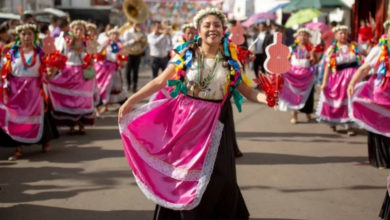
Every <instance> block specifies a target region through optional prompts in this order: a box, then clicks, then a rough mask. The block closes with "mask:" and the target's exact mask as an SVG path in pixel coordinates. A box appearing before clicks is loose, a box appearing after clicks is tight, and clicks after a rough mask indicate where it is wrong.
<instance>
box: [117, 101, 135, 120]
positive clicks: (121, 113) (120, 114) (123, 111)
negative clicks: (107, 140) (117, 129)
mask: <svg viewBox="0 0 390 220" xmlns="http://www.w3.org/2000/svg"><path fill="white" fill-rule="evenodd" d="M132 109H133V104H132V103H130V101H129V100H127V101H126V102H125V103H123V105H122V106H121V107H120V108H119V112H118V123H120V122H121V120H122V118H123V116H124V115H126V114H127V113H129V112H130V111H131V110H132Z"/></svg>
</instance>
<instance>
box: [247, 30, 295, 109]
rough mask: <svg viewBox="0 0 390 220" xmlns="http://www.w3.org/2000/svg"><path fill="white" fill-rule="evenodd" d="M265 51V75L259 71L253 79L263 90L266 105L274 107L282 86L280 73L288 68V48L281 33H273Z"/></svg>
mask: <svg viewBox="0 0 390 220" xmlns="http://www.w3.org/2000/svg"><path fill="white" fill-rule="evenodd" d="M265 51H266V54H267V59H266V60H265V62H264V67H265V69H266V70H267V75H266V74H263V73H259V74H257V77H258V78H257V79H254V81H255V82H256V83H257V84H258V85H259V87H260V89H262V90H263V91H264V92H265V94H266V96H267V103H268V106H269V107H274V106H275V105H277V103H278V98H279V92H280V91H281V90H282V87H283V78H282V77H281V76H280V74H283V73H286V72H288V71H289V70H290V62H289V60H288V55H289V49H288V47H287V46H286V45H284V44H283V43H282V33H280V32H277V33H275V34H274V42H273V43H272V44H270V45H269V46H267V48H266V50H265Z"/></svg>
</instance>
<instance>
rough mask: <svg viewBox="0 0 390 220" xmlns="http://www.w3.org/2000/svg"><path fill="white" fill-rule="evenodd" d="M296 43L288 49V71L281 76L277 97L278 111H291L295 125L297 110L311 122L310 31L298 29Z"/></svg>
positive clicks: (311, 73)
mask: <svg viewBox="0 0 390 220" xmlns="http://www.w3.org/2000/svg"><path fill="white" fill-rule="evenodd" d="M295 36H296V39H297V43H296V44H294V45H293V46H292V47H290V51H291V52H290V62H291V68H290V71H289V72H288V73H286V74H283V75H282V76H283V79H284V80H283V81H284V85H283V89H282V91H281V93H280V96H279V109H280V110H281V111H288V110H290V111H291V110H292V118H291V123H292V124H296V123H297V120H298V110H299V111H301V112H303V113H306V117H307V120H308V121H310V120H311V115H310V114H311V113H313V104H314V83H315V77H314V72H313V64H314V55H313V52H314V48H313V45H312V44H311V43H310V39H309V38H310V30H309V29H307V28H300V29H298V31H297V32H296V34H295Z"/></svg>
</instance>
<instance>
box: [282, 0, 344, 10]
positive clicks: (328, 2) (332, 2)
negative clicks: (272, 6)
mask: <svg viewBox="0 0 390 220" xmlns="http://www.w3.org/2000/svg"><path fill="white" fill-rule="evenodd" d="M337 7H340V8H348V6H347V5H346V4H345V3H344V2H343V1H341V0H292V1H291V2H290V3H288V4H287V5H286V6H285V7H284V8H283V12H292V11H298V10H301V9H306V8H314V9H321V8H337Z"/></svg>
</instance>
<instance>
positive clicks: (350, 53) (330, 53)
mask: <svg viewBox="0 0 390 220" xmlns="http://www.w3.org/2000/svg"><path fill="white" fill-rule="evenodd" d="M333 32H334V33H335V36H336V39H335V40H334V41H333V43H332V45H331V46H330V47H329V49H328V50H327V52H326V53H325V56H326V58H325V59H326V60H325V61H326V64H325V65H326V66H325V72H324V77H323V80H322V84H321V94H320V100H319V103H318V107H317V112H316V115H317V120H318V121H320V122H327V123H329V124H330V125H331V128H332V129H333V130H334V131H336V125H345V126H346V128H347V134H348V135H349V136H352V135H355V132H354V130H353V129H352V119H351V118H350V117H349V116H348V96H347V86H348V84H349V82H350V81H351V78H352V77H353V75H354V74H355V72H356V70H357V69H358V67H359V65H361V57H360V52H359V49H358V47H357V45H356V44H355V43H353V42H349V41H348V27H347V26H344V25H339V26H336V27H335V28H333Z"/></svg>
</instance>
